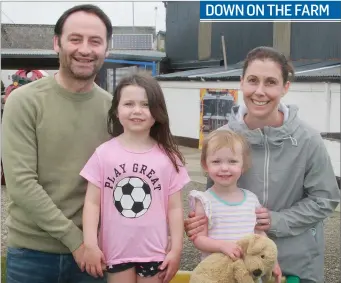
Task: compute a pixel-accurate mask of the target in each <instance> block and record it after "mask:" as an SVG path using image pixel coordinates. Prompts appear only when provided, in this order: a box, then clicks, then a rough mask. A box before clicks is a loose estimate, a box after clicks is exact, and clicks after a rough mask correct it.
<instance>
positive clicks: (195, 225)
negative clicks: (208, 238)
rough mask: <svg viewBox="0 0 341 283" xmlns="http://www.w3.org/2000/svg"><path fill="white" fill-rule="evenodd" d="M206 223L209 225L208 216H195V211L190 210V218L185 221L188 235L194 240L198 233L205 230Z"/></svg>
mask: <svg viewBox="0 0 341 283" xmlns="http://www.w3.org/2000/svg"><path fill="white" fill-rule="evenodd" d="M205 225H207V217H206V216H205V215H200V216H195V213H194V212H190V213H189V214H188V218H187V219H185V221H184V229H185V232H186V235H187V237H188V238H189V239H190V240H191V241H193V240H194V239H195V238H196V236H197V234H198V233H199V232H201V231H203V230H204V228H205Z"/></svg>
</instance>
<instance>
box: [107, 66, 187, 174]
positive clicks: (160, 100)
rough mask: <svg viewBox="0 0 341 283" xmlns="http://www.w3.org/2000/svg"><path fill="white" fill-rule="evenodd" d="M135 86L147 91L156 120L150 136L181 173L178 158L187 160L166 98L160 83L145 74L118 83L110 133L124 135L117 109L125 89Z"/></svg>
mask: <svg viewBox="0 0 341 283" xmlns="http://www.w3.org/2000/svg"><path fill="white" fill-rule="evenodd" d="M130 85H135V86H139V87H142V88H144V89H145V91H146V94H147V98H148V105H149V110H150V113H151V115H152V116H153V118H154V119H155V123H154V125H153V126H152V127H151V129H150V136H151V137H152V138H153V139H154V140H155V141H156V142H157V143H158V145H159V146H160V148H161V149H163V150H164V151H165V153H166V154H167V156H168V157H169V159H170V160H171V162H172V163H173V165H174V167H175V169H176V171H177V172H179V164H178V163H177V160H176V157H177V158H178V159H179V160H180V161H181V162H182V165H184V164H185V159H184V157H183V156H182V154H181V152H180V151H179V149H178V146H177V144H176V143H175V140H174V137H173V136H172V134H171V131H170V127H169V118H168V112H167V107H166V102H165V98H164V96H163V92H162V89H161V87H160V85H159V84H158V82H157V81H156V80H155V79H154V78H153V77H151V76H150V75H148V74H147V73H144V72H136V73H133V74H131V75H128V76H126V77H123V78H122V79H121V80H120V82H119V83H118V85H117V87H116V88H115V91H114V96H113V99H112V104H111V108H110V110H109V112H108V121H107V128H108V133H109V134H110V135H111V136H113V137H117V136H119V135H120V134H122V133H123V126H122V125H121V123H120V121H119V119H118V117H117V109H118V105H119V102H120V99H121V92H122V89H123V88H124V87H127V86H130Z"/></svg>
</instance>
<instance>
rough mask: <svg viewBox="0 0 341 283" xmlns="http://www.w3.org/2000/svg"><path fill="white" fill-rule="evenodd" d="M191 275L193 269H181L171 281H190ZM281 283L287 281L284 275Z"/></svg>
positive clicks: (181, 282)
mask: <svg viewBox="0 0 341 283" xmlns="http://www.w3.org/2000/svg"><path fill="white" fill-rule="evenodd" d="M190 277H191V271H184V270H179V271H178V272H177V273H176V275H175V276H174V278H173V279H172V280H171V282H170V283H189V279H190ZM264 283H265V282H264ZM267 283H275V280H274V278H272V280H270V282H267ZM281 283H286V280H285V277H284V276H283V277H282V282H281Z"/></svg>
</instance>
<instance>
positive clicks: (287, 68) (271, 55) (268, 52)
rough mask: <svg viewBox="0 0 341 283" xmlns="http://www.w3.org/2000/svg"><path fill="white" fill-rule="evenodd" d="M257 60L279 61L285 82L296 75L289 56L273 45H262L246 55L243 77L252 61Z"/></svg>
mask: <svg viewBox="0 0 341 283" xmlns="http://www.w3.org/2000/svg"><path fill="white" fill-rule="evenodd" d="M255 60H262V61H264V60H271V61H273V62H275V63H277V64H278V65H279V66H280V68H281V71H282V78H283V84H286V82H287V81H288V80H289V79H291V78H292V77H293V76H294V68H293V66H292V65H291V64H290V63H289V61H288V60H287V58H286V57H285V56H284V55H283V54H282V53H280V52H279V51H277V50H276V49H274V48H272V47H267V46H260V47H256V48H254V49H252V50H251V51H250V52H249V53H248V54H247V56H246V58H245V61H244V66H243V77H244V75H245V73H246V70H247V68H248V66H249V65H250V63H252V62H253V61H255Z"/></svg>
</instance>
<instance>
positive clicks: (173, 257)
mask: <svg viewBox="0 0 341 283" xmlns="http://www.w3.org/2000/svg"><path fill="white" fill-rule="evenodd" d="M180 260H181V253H178V252H175V251H172V250H171V251H170V252H169V253H168V254H167V256H166V258H165V260H164V261H163V263H162V264H161V265H160V267H159V269H160V270H161V273H165V274H164V278H163V281H162V282H163V283H168V282H170V281H171V280H172V279H173V277H174V276H175V274H176V273H177V271H178V270H179V267H180ZM160 275H161V274H160ZM162 275H163V274H162ZM161 277H162V276H161Z"/></svg>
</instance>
